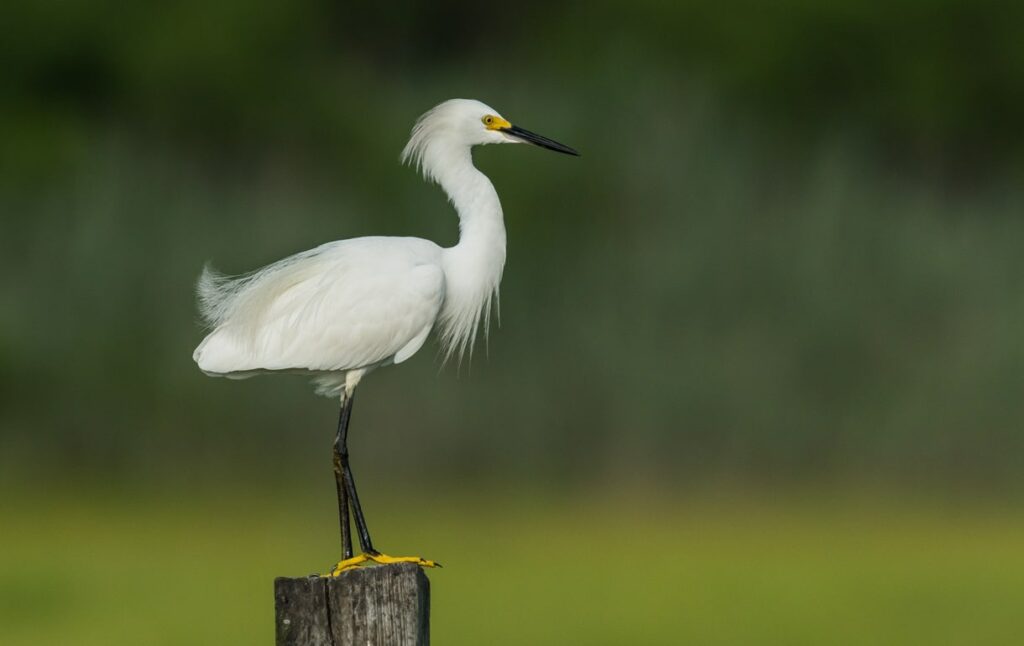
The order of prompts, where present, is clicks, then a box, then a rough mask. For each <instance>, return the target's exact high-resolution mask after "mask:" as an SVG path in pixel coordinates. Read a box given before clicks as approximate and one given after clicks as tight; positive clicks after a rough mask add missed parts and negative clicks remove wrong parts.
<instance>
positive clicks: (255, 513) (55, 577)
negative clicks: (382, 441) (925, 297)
mask: <svg viewBox="0 0 1024 646" xmlns="http://www.w3.org/2000/svg"><path fill="white" fill-rule="evenodd" d="M207 495H209V494H207ZM193 499H194V500H202V499H203V496H202V495H198V494H197V495H193V494H192V493H189V494H188V496H186V497H184V498H180V499H177V500H172V499H169V498H168V497H166V496H151V497H146V496H139V497H138V498H136V499H125V498H112V497H90V498H88V499H86V500H79V499H75V498H74V497H71V496H63V495H62V496H60V498H59V502H56V501H55V499H54V498H52V497H51V498H47V499H42V498H37V499H35V500H26V499H24V498H20V499H19V502H18V503H16V504H13V505H12V504H10V503H8V504H7V506H6V507H5V508H4V509H3V516H2V518H3V527H4V529H3V531H2V532H0V555H2V556H0V643H3V644H5V645H8V646H14V645H17V644H80V645H83V646H86V645H89V644H104V645H109V644H269V643H272V640H273V602H272V593H271V589H272V588H271V585H272V583H271V582H272V579H273V577H274V576H277V575H301V574H305V573H309V572H311V571H314V570H319V569H322V568H324V567H326V566H328V565H329V562H330V561H331V559H332V558H333V557H334V556H335V546H334V540H335V538H334V537H335V531H336V530H335V528H334V523H333V522H332V518H331V514H330V512H331V509H330V501H329V500H325V499H322V498H321V499H317V500H311V499H308V498H306V499H302V498H300V499H298V502H296V501H295V500H294V499H290V498H289V497H287V496H284V495H282V494H276V495H266V496H263V495H256V494H250V495H241V494H239V495H233V494H232V495H227V496H225V497H222V498H221V499H218V500H215V501H212V500H204V501H203V502H201V503H200V504H198V505H197V504H195V502H194V500H193ZM536 499H537V500H543V497H542V496H537V497H536ZM367 505H368V509H369V512H370V514H371V516H370V518H371V521H373V522H374V525H373V528H374V530H375V532H376V534H377V537H376V540H377V542H378V543H379V547H383V548H385V549H387V550H389V551H392V552H393V553H405V552H408V551H411V550H414V551H417V552H419V553H421V554H422V555H424V556H426V557H429V558H435V559H438V560H440V561H441V562H443V563H444V565H445V567H444V569H441V570H437V571H432V572H430V577H431V582H432V587H433V591H432V594H433V598H432V610H433V614H432V618H431V621H432V628H433V638H434V640H435V642H436V643H438V644H446V645H449V644H485V643H486V644H568V643H581V644H625V643H642V644H680V643H692V644H915V643H920V644H1006V643H1010V642H1011V641H1012V640H1013V638H1014V636H1015V635H1019V634H1020V632H1021V630H1024V618H1022V617H1021V615H1020V600H1021V596H1020V592H1021V590H1022V589H1024V550H1021V549H1020V547H1021V545H1022V544H1024V515H1022V514H1020V513H1019V512H1012V513H1010V512H1007V511H1006V510H1004V509H999V508H993V507H987V508H985V509H981V510H977V509H975V510H971V508H970V506H969V505H966V504H964V505H959V506H956V507H954V508H950V507H948V506H946V507H943V506H938V505H934V504H922V503H920V502H917V503H913V504H912V503H910V502H907V503H905V504H900V503H893V502H891V501H889V502H885V503H884V504H875V503H873V502H872V501H871V500H870V499H865V498H857V499H846V498H843V499H835V500H827V501H826V500H818V501H815V502H808V501H806V500H796V499H793V500H789V501H787V502H780V501H771V502H769V501H766V500H755V499H751V498H749V497H747V498H742V497H741V498H734V499H730V498H723V499H715V500H707V499H700V500H676V499H672V498H668V497H656V498H645V497H642V496H635V497H628V498H627V497H621V498H617V499H616V502H615V504H614V506H613V507H605V506H603V505H602V504H598V503H597V502H595V501H589V500H582V499H569V498H566V499H562V500H559V501H555V502H551V501H548V502H545V503H543V504H540V505H538V504H535V500H533V499H532V497H531V496H523V497H521V498H516V499H512V498H508V497H493V498H491V497H485V496H479V497H466V496H461V497H457V496H442V497H440V498H439V499H438V500H434V501H428V500H427V499H426V498H422V499H416V500H410V499H402V498H397V497H394V498H386V499H373V498H371V499H370V500H368V501H367ZM385 512H386V513H387V514H388V517H384V516H382V514H384V513H385Z"/></svg>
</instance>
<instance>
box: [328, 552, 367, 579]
mask: <svg viewBox="0 0 1024 646" xmlns="http://www.w3.org/2000/svg"><path fill="white" fill-rule="evenodd" d="M367 560H368V557H367V556H366V554H359V555H358V556H353V557H352V558H350V559H345V560H344V561H338V564H337V565H335V566H334V569H332V570H331V572H330V574H325V575H324V576H338V575H339V574H341V573H342V572H344V571H345V570H351V569H352V568H355V567H359V566H360V565H362V564H363V563H365V562H366V561H367Z"/></svg>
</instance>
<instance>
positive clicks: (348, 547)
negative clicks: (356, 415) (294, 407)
mask: <svg viewBox="0 0 1024 646" xmlns="http://www.w3.org/2000/svg"><path fill="white" fill-rule="evenodd" d="M354 398H355V393H349V395H348V396H347V397H345V404H344V405H343V406H342V408H341V418H340V419H339V420H338V436H337V437H336V438H335V440H334V478H335V485H336V486H337V488H338V513H339V516H340V517H341V518H342V521H341V525H342V527H341V536H342V543H343V545H342V552H343V554H344V558H346V559H347V558H351V557H352V537H351V535H350V528H349V525H348V507H347V505H346V506H344V507H343V506H342V500H343V499H347V500H346V502H347V503H348V504H350V505H351V506H352V515H353V516H355V521H356V531H358V532H359V546H360V548H362V550H363V552H365V553H366V554H376V553H377V551H376V550H375V549H373V541H371V540H370V530H368V529H367V528H366V517H365V516H363V508H362V507H361V506H360V505H359V494H357V493H356V481H355V479H354V478H353V477H352V467H351V466H350V465H349V460H348V423H349V419H351V417H352V402H353V401H354Z"/></svg>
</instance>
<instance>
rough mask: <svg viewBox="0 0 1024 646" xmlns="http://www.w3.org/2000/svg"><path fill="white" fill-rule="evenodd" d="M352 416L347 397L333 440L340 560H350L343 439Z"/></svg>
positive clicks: (350, 534) (350, 535) (349, 528)
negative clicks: (339, 526)
mask: <svg viewBox="0 0 1024 646" xmlns="http://www.w3.org/2000/svg"><path fill="white" fill-rule="evenodd" d="M351 415H352V398H351V397H348V398H347V399H346V400H345V403H344V404H343V405H342V407H341V414H340V415H339V416H338V434H337V436H336V437H335V438H334V484H335V487H336V488H337V490H338V521H339V523H340V524H341V558H342V560H345V559H350V558H352V527H351V525H349V522H348V504H349V503H348V488H347V486H346V484H345V480H346V478H345V468H344V466H343V465H344V463H345V462H346V461H347V455H346V454H347V453H348V450H347V449H346V448H345V439H346V436H347V435H348V420H349V417H350V416H351Z"/></svg>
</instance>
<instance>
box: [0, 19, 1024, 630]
mask: <svg viewBox="0 0 1024 646" xmlns="http://www.w3.org/2000/svg"><path fill="white" fill-rule="evenodd" d="M366 4H367V5H368V4H369V3H366ZM770 5H771V6H766V3H761V2H750V1H735V2H721V1H716V2H713V1H710V0H689V1H685V2H677V3H670V2H653V1H650V0H637V1H634V2H628V3H627V2H618V1H611V0H601V1H593V2H587V3H566V4H557V5H556V4H550V3H544V4H538V5H536V6H531V5H525V6H523V5H502V4H500V3H498V4H495V3H481V2H472V3H463V2H450V1H443V2H430V3H425V2H424V3H418V2H392V3H383V4H379V6H376V7H371V6H362V7H345V6H343V5H341V4H338V3H324V2H314V1H312V0H303V1H292V2H274V1H271V0H245V1H244V2H242V1H240V0H221V1H219V2H215V3H210V2H200V1H198V0H184V1H179V2H171V3H161V4H159V5H149V4H147V3H136V4H128V5H125V4H124V3H119V2H111V1H109V0H89V1H88V2H85V1H84V0H60V1H58V0H36V1H34V2H31V3H3V4H2V5H0V34H2V41H3V42H2V48H0V61H2V68H3V71H2V75H0V76H2V82H0V141H2V142H3V144H2V145H0V217H2V228H0V251H2V253H0V296H2V301H0V487H2V495H0V642H3V643H4V644H11V645H13V644H44V643H45V644H269V643H271V641H272V635H273V609H272V594H271V590H272V588H271V581H272V578H273V577H274V576H278V575H301V574H305V573H308V572H313V571H323V570H324V569H325V568H327V567H328V566H329V565H330V564H331V563H332V562H333V561H334V560H335V559H336V557H337V551H338V548H337V537H336V531H337V529H336V520H335V515H334V514H335V509H334V490H333V482H332V473H331V464H330V443H331V440H332V434H333V426H334V422H335V416H336V413H337V411H336V405H335V403H334V402H331V401H328V400H325V399H320V398H315V397H314V396H313V395H312V394H311V392H310V389H309V388H308V386H307V384H306V383H305V382H304V381H303V380H302V379H299V378H294V377H292V378H286V377H281V378H268V377H265V378H258V379H253V380H249V381H246V382H231V381H227V380H212V379H209V378H206V377H204V376H203V375H201V374H200V373H199V371H198V370H197V369H196V368H195V366H194V365H193V363H192V361H191V353H192V349H193V348H194V347H195V345H196V344H197V343H198V342H199V340H200V339H201V338H202V330H201V328H200V326H199V324H198V323H197V315H196V312H195V308H194V303H193V285H194V280H195V278H196V276H197V274H198V272H199V269H200V268H201V266H202V264H203V263H204V262H206V261H207V260H212V261H214V264H215V265H216V266H217V267H218V268H220V269H222V270H224V271H227V272H229V273H240V272H244V271H247V270H250V269H253V268H256V267H258V266H260V265H262V264H265V263H267V262H270V261H273V260H275V259H278V258H280V257H282V256H284V255H287V254H290V253H293V252H296V251H299V250H302V249H306V248H309V247H312V246H315V245H317V244H319V243H321V242H324V241H327V240H333V239H339V238H345V237H353V236H359V235H366V234H389V235H418V236H422V237H426V238H430V239H433V240H435V241H438V242H439V243H442V244H445V245H448V244H453V243H454V242H455V241H456V239H457V224H456V219H455V217H454V215H453V213H452V212H451V209H450V207H449V205H448V204H447V203H446V201H445V199H444V196H443V195H442V193H441V192H440V191H439V190H438V189H437V187H434V186H428V185H425V184H424V183H423V182H422V181H421V180H420V178H419V177H418V176H417V175H416V173H415V172H413V171H411V170H410V169H408V168H402V167H401V166H399V164H398V162H397V157H398V153H399V151H400V150H401V148H402V146H403V144H404V142H405V138H406V136H407V134H408V131H409V128H410V126H411V125H412V122H413V121H414V119H415V118H416V117H417V116H418V115H419V114H420V113H422V112H423V111H425V110H426V109H428V108H429V107H431V106H433V105H434V104H436V103H438V102H440V101H442V100H444V99H447V98H451V97H456V96H461V97H471V98H478V99H481V100H483V101H485V102H487V103H489V104H491V105H493V106H494V107H496V108H497V109H498V110H500V111H501V112H502V113H503V114H504V115H505V116H506V117H508V118H510V119H511V120H513V121H514V122H516V123H519V124H521V125H523V126H525V127H527V128H530V129H533V130H536V131H538V132H541V133H543V134H546V135H548V136H550V137H553V138H555V139H557V140H559V141H563V142H565V143H567V144H569V145H572V146H574V147H577V148H578V149H579V150H581V151H582V153H583V156H582V157H580V158H578V159H573V158H568V157H563V156H559V155H554V154H549V153H546V152H543V151H540V150H537V149H530V148H528V147H525V146H520V147H514V148H513V147H490V148H486V149H480V150H478V151H477V152H476V154H475V158H476V161H477V164H478V166H479V167H480V168H481V169H483V170H484V171H485V172H486V173H487V174H489V175H490V177H491V178H492V179H493V181H494V183H495V185H496V186H497V188H498V191H499V193H500V195H501V196H502V200H503V204H504V208H505V213H506V219H507V225H508V230H509V257H508V265H507V267H506V272H505V280H504V283H503V285H502V290H501V291H502V309H501V326H500V328H496V329H493V330H492V334H491V339H490V344H489V348H487V351H486V352H485V351H484V347H483V346H482V344H481V345H479V346H478V347H477V352H476V354H475V355H474V356H473V358H472V360H471V361H468V360H467V361H465V362H463V363H462V365H461V366H458V365H455V364H450V365H448V366H446V367H443V368H442V366H441V362H440V361H439V359H438V358H437V357H436V350H437V348H436V345H428V346H426V347H425V349H424V350H422V351H421V352H420V353H419V355H418V356H416V357H415V359H414V360H412V361H410V362H408V363H407V364H404V365H403V366H401V368H400V369H389V370H383V371H380V372H378V373H375V374H373V375H372V377H371V378H370V379H369V380H368V381H367V382H366V384H365V386H364V387H363V388H362V389H361V391H360V397H359V401H358V403H357V405H356V410H355V416H354V421H353V427H352V438H351V443H350V445H351V448H352V451H353V456H354V458H353V459H354V464H355V469H356V472H357V474H358V477H359V482H360V487H361V489H360V492H361V494H362V495H363V498H364V504H365V506H366V509H367V514H368V518H369V521H370V524H371V529H372V530H373V531H374V533H375V541H376V542H377V543H378V545H379V546H381V547H383V548H386V549H387V550H388V551H390V552H392V553H407V552H416V553H422V554H423V555H424V556H427V557H429V558H435V559H437V560H439V561H441V562H443V563H444V564H445V565H446V567H445V569H443V570H440V571H436V572H431V578H432V581H433V588H434V598H433V618H432V619H433V634H434V638H435V641H436V642H437V643H441V644H484V643H486V644H527V643H528V644H566V643H585V644H624V643H634V644H681V643H693V644H866V643H871V644H912V643H921V644H1007V643H1011V642H1013V641H1014V640H1015V639H1019V635H1020V634H1021V631H1022V630H1024V618H1022V615H1021V614H1020V607H1021V602H1022V601H1024V592H1022V591H1024V549H1022V548H1024V511H1022V509H1021V505H1020V502H1021V500H1022V484H1024V477H1022V473H1024V432H1022V431H1024V397H1022V391H1024V253H1022V249H1024V218H1022V215H1024V189H1022V184H1021V180H1022V178H1024V129H1022V128H1021V127H1020V117H1021V114H1024V46H1022V44H1021V43H1024V4H1021V3H1006V2H998V1H996V0H976V1H974V2H957V1H952V0H932V1H929V2H919V1H917V0H890V1H889V2H884V3H880V2H855V1H854V0H832V1H829V2H821V1H814V2H812V1H808V0H784V1H782V2H775V3H770Z"/></svg>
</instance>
